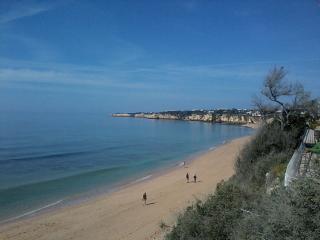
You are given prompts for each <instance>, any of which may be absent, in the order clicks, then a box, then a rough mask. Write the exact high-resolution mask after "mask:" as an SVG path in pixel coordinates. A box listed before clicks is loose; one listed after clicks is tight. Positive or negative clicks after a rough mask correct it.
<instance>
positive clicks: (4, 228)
mask: <svg viewBox="0 0 320 240" xmlns="http://www.w3.org/2000/svg"><path fill="white" fill-rule="evenodd" d="M248 139H250V136H247V137H242V138H237V139H234V140H231V141H229V142H226V143H222V144H219V145H217V146H213V148H214V149H211V148H210V149H208V150H204V151H201V152H199V153H196V154H194V155H192V156H190V157H188V158H187V159H185V162H186V166H179V165H176V166H173V167H169V168H168V169H164V170H158V171H154V172H153V173H152V174H148V175H145V176H143V177H142V178H138V179H136V180H134V181H131V182H129V183H127V184H123V185H121V186H119V187H117V188H116V189H114V190H112V191H110V192H107V193H101V194H97V195H96V196H93V197H90V198H89V199H87V200H84V201H80V202H78V203H76V204H69V205H68V204H66V205H65V206H61V207H55V208H53V209H47V210H46V211H44V212H41V213H36V214H32V215H31V216H28V217H26V218H23V219H16V220H14V221H13V222H7V223H3V224H1V225H0V237H1V236H3V237H4V239H9V238H6V237H7V235H6V233H8V232H9V233H10V232H11V233H13V232H16V231H17V230H16V229H21V228H24V227H22V226H23V225H27V226H25V227H26V228H28V227H31V228H32V226H33V227H35V225H37V226H39V224H40V225H41V222H43V221H48V220H49V219H51V218H55V217H57V216H61V215H64V214H67V213H68V212H70V211H71V212H73V213H75V214H77V212H79V210H80V209H83V208H88V207H89V208H90V207H93V208H94V207H95V206H96V205H99V204H101V202H104V201H106V200H105V199H110V198H111V199H112V198H117V196H118V195H119V194H120V195H121V194H124V193H125V194H127V195H129V198H132V195H135V194H134V192H135V191H134V189H137V188H147V186H148V185H150V184H151V185H152V184H153V185H155V186H158V185H159V182H160V185H161V182H163V179H164V178H165V177H168V176H169V177H175V178H176V177H177V173H179V172H180V174H179V178H181V180H180V179H179V182H180V181H182V182H184V180H185V179H184V176H185V174H184V173H183V174H181V172H185V171H189V170H191V169H189V168H192V167H197V166H196V165H197V162H198V161H201V159H202V158H206V157H208V155H212V154H213V153H216V152H217V151H219V149H220V150H221V148H226V149H227V148H230V145H233V144H234V143H237V142H239V141H240V142H243V141H248ZM236 145H237V144H236ZM231 151H234V150H233V149H231ZM233 161H234V159H233V160H232V167H231V169H230V166H229V169H228V171H229V173H230V171H231V172H233ZM222 170H223V169H222ZM199 175H200V178H199V180H200V181H201V171H200V173H199ZM230 176H231V175H230V174H229V175H228V177H230ZM222 179H225V176H222V178H221V177H220V178H219V181H220V180H222ZM154 183H155V184H154ZM200 184H201V183H200V182H199V184H198V185H200ZM215 185H216V183H215V184H214V185H213V186H214V187H215ZM176 190H177V189H176ZM201 192H202V194H205V195H207V194H209V193H212V192H213V191H212V192H208V191H204V192H203V191H201ZM137 194H138V195H139V196H136V197H135V199H136V200H135V203H136V201H138V202H139V203H140V199H141V197H140V195H141V192H140V191H138V193H137ZM196 195H197V194H196ZM192 196H193V195H192ZM198 197H199V196H198ZM112 202H113V201H112ZM120 202H121V201H120ZM189 203H190V202H189ZM112 204H113V205H114V204H115V203H114V202H113V203H112ZM154 204H157V203H154ZM103 206H104V205H103ZM182 206H185V205H184V204H182ZM114 207H115V208H117V205H114ZM109 210H110V211H111V212H112V210H115V211H116V209H109ZM180 210H182V209H180ZM169 212H170V211H169ZM84 217H85V215H84ZM80 219H81V218H80ZM80 219H79V220H78V221H80V222H81V220H80ZM60 220H63V218H62V219H60ZM39 221H40V222H39ZM160 221H161V219H159V222H160ZM58 222H59V221H58ZM76 222H77V221H76ZM74 224H75V223H74ZM154 227H155V226H154V225H153V228H154ZM12 231H13V232H12ZM47 231H48V230H46V231H44V232H42V234H45V235H46V234H49V233H47ZM32 232H33V231H32ZM24 233H25V234H27V235H28V233H30V232H29V231H28V229H26V230H25V231H24ZM53 234H54V233H53ZM10 235H11V234H10ZM42 237H44V236H42ZM10 239H11V238H10ZM13 239H32V238H28V237H26V238H13ZM43 239H46V238H43ZM60 239H64V238H63V237H62V238H60ZM75 239H77V238H75ZM112 239H113V238H112ZM115 239H117V238H115ZM119 239H121V238H119ZM124 239H127V238H124ZM136 239H138V238H136Z"/></svg>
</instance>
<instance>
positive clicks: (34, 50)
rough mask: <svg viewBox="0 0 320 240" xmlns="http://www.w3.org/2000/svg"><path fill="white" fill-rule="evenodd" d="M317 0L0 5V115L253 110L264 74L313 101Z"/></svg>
mask: <svg viewBox="0 0 320 240" xmlns="http://www.w3.org/2000/svg"><path fill="white" fill-rule="evenodd" d="M319 26H320V2H319V1H316V0H287V1H285V0H264V1H256V0H251V1H250V0H248V1H236V0H234V1H231V0H229V1H228V0H225V1H222V0H210V1H209V0H207V1H205V0H203V1H201V0H180V1H178V0H168V1H164V0H163V1H153V0H146V1H121V0H117V1H111V0H110V1H89V0H86V1H84V0H79V1H75V0H74V1H72V0H69V1H68V0H67V1H35V0H33V1H28V0H25V1H14V0H8V1H6V0H2V1H1V2H0V110H1V111H14V112H23V111H30V112H54V113H56V112H57V113H59V112H84V113H97V112H102V113H110V112H134V111H160V110H173V109H194V108H220V107H251V98H252V96H253V95H254V94H255V93H258V92H259V88H260V87H261V84H262V81H263V78H264V76H265V75H266V73H267V72H268V71H269V70H270V69H271V68H272V67H274V66H276V65H277V66H284V67H285V68H286V69H287V70H288V71H289V74H288V79H289V80H291V81H293V82H295V81H299V82H301V83H302V84H304V85H305V87H306V89H307V90H309V91H311V92H312V94H313V96H319V95H320V79H319V76H320V27H319Z"/></svg>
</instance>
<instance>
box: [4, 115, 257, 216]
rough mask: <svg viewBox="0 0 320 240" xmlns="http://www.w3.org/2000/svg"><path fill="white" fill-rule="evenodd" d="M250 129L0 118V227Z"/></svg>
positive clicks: (91, 118) (89, 118)
mask: <svg viewBox="0 0 320 240" xmlns="http://www.w3.org/2000/svg"><path fill="white" fill-rule="evenodd" d="M252 131H253V130H252V129H249V128H245V127H240V126H233V125H222V124H210V123H201V122H184V121H168V120H167V121H166V120H147V119H134V118H112V117H108V116H106V115H102V114H101V115H87V114H79V115H58V114H57V115H54V114H50V115H48V114H12V113H11V114H9V113H8V114H5V115H4V116H1V117H0V221H3V220H6V219H10V218H14V217H16V216H20V215H24V214H26V213H33V212H34V211H35V210H36V209H43V208H45V207H46V206H53V205H55V204H61V203H65V202H68V201H72V200H74V199H77V198H81V197H83V196H88V195H92V194H93V193H98V192H105V191H108V190H110V189H113V188H115V187H116V186H119V185H121V184H123V183H128V182H131V181H135V180H137V179H139V178H143V177H145V176H148V175H151V174H152V172H154V171H155V170H158V169H165V168H168V167H172V166H176V165H178V164H179V163H180V162H181V161H183V160H184V159H185V158H186V157H188V156H190V155H191V154H195V153H197V152H200V151H204V150H207V149H209V148H211V147H214V146H217V145H219V144H222V143H223V142H225V141H228V140H231V139H234V138H237V137H241V136H246V135H249V134H251V133H252Z"/></svg>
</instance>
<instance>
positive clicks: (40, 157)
mask: <svg viewBox="0 0 320 240" xmlns="http://www.w3.org/2000/svg"><path fill="white" fill-rule="evenodd" d="M88 153H91V152H90V151H78V152H66V153H53V154H47V155H40V156H39V155H38V156H28V157H22V158H8V159H4V160H1V161H0V163H1V162H9V161H17V162H18V161H31V160H39V159H51V158H61V157H73V156H78V155H83V154H88Z"/></svg>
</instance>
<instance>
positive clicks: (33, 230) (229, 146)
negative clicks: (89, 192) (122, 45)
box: [0, 137, 250, 240]
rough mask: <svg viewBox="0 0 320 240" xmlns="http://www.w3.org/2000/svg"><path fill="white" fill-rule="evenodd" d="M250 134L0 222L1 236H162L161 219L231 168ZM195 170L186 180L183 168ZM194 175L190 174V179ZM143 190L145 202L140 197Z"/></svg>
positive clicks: (169, 219)
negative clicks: (82, 198)
mask: <svg viewBox="0 0 320 240" xmlns="http://www.w3.org/2000/svg"><path fill="white" fill-rule="evenodd" d="M249 139H250V137H241V138H238V139H235V140H232V141H230V142H228V143H226V144H224V145H221V146H219V147H217V148H216V149H214V150H210V151H208V152H206V153H204V154H202V155H200V156H198V157H196V158H194V159H192V160H191V161H190V162H188V163H187V164H186V166H180V167H177V168H174V169H172V170H168V171H167V172H164V173H162V174H160V175H158V176H156V177H154V178H151V179H148V180H145V181H142V182H137V183H135V184H131V185H129V186H126V187H124V188H122V189H120V190H118V191H115V192H113V193H109V194H105V195H101V196H99V197H97V198H94V199H91V200H89V201H87V202H84V203H81V204H78V205H72V206H67V207H64V208H61V209H56V210H53V211H50V212H48V213H43V214H40V215H38V216H34V217H32V218H28V219H25V220H20V221H17V222H14V223H10V224H5V225H2V226H1V227H0V238H1V239H6V240H7V239H15V240H18V239H24V240H25V239H30V240H31V239H137V240H138V239H139V240H140V239H161V238H162V237H163V235H164V233H165V231H163V230H162V229H161V228H160V223H161V222H163V223H165V224H166V225H168V226H172V225H173V224H174V223H175V221H176V219H177V216H178V214H179V213H180V212H181V211H182V210H183V209H185V208H186V207H187V206H189V205H190V204H192V203H193V202H195V201H196V200H197V199H200V200H201V199H205V198H206V197H207V196H208V194H211V193H213V192H214V189H215V187H216V185H217V183H219V182H220V181H221V180H223V179H228V178H229V177H230V176H232V174H233V172H234V169H233V167H234V162H235V159H236V156H237V154H238V153H239V151H240V150H241V148H242V147H243V146H244V145H245V143H246V142H248V141H249ZM187 172H189V174H190V176H193V174H194V173H196V174H197V176H198V179H197V180H198V181H197V183H193V182H192V181H191V182H190V183H186V179H185V174H186V173H187ZM191 180H193V179H191ZM143 192H147V195H148V201H147V203H148V205H146V206H145V205H144V204H143V202H142V201H141V198H142V194H143Z"/></svg>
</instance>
